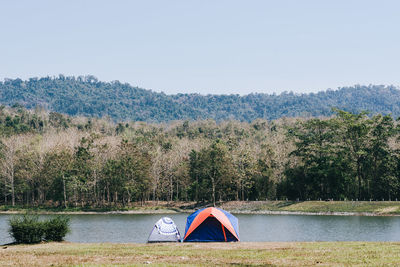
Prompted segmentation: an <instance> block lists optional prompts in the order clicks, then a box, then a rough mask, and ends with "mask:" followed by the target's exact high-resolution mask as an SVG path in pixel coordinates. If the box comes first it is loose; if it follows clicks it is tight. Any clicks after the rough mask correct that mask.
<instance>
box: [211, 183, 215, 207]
mask: <svg viewBox="0 0 400 267" xmlns="http://www.w3.org/2000/svg"><path fill="white" fill-rule="evenodd" d="M211 183H212V201H213V206H214V207H215V179H214V177H211Z"/></svg>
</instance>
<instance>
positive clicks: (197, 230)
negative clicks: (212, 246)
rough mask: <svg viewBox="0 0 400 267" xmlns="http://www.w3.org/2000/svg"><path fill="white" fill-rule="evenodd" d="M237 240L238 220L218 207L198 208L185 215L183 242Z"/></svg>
mask: <svg viewBox="0 0 400 267" xmlns="http://www.w3.org/2000/svg"><path fill="white" fill-rule="evenodd" d="M235 241H239V221H238V219H237V218H236V217H235V216H233V215H232V214H230V213H229V212H227V211H225V210H222V209H218V208H205V209H201V210H198V211H196V212H194V213H192V214H191V215H189V216H188V217H187V220H186V229H185V237H184V238H183V242H235Z"/></svg>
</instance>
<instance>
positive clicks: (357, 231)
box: [0, 213, 400, 244]
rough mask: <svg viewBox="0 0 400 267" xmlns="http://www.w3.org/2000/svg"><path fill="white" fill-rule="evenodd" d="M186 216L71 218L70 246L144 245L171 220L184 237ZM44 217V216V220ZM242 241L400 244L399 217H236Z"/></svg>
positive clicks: (4, 225) (3, 219) (0, 239)
mask: <svg viewBox="0 0 400 267" xmlns="http://www.w3.org/2000/svg"><path fill="white" fill-rule="evenodd" d="M188 215H189V214H185V213H181V214H165V215H163V214H155V215H150V214H140V215H139V214H96V215H93V214H90V215H89V214H82V215H70V217H71V233H69V234H68V235H67V237H66V240H67V241H71V242H82V243H92V242H112V243H144V242H146V241H147V237H148V235H149V233H150V231H151V230H152V228H153V226H154V223H155V222H156V221H157V220H158V219H159V218H161V217H163V216H168V217H171V218H172V219H173V220H174V221H175V223H176V224H177V226H178V228H179V231H180V232H181V235H182V236H183V235H184V231H185V224H186V217H187V216H188ZM10 216H12V215H1V214H0V244H5V243H9V242H12V239H11V238H10V237H9V235H8V219H9V218H10ZM45 216H46V215H43V217H45ZM236 216H237V217H238V219H239V227H240V230H239V231H240V239H241V241H252V242H257V241H400V217H372V216H371V217H370V216H317V215H315V216H310V215H259V214H257V215H245V214H238V215H236Z"/></svg>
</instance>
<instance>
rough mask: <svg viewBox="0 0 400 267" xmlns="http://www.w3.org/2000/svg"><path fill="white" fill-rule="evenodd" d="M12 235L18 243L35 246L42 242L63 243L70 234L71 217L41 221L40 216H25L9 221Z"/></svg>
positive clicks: (15, 217) (60, 216)
mask: <svg viewBox="0 0 400 267" xmlns="http://www.w3.org/2000/svg"><path fill="white" fill-rule="evenodd" d="M9 225H10V235H11V236H12V237H13V238H14V240H15V242H16V243H20V244H34V243H39V242H41V241H42V240H45V241H62V240H63V239H64V237H65V235H66V234H67V233H68V232H69V217H66V216H63V215H58V216H55V217H53V218H49V219H47V220H44V221H42V220H39V216H38V215H33V214H24V215H20V216H14V217H12V218H11V219H10V220H9Z"/></svg>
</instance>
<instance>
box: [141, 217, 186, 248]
mask: <svg viewBox="0 0 400 267" xmlns="http://www.w3.org/2000/svg"><path fill="white" fill-rule="evenodd" d="M180 241H181V235H180V234H179V230H178V227H176V225H175V223H174V221H173V220H172V219H171V218H168V217H163V218H161V219H160V220H158V221H157V222H156V224H155V225H154V227H153V230H152V231H151V233H150V235H149V238H148V240H147V242H148V243H152V242H180Z"/></svg>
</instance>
